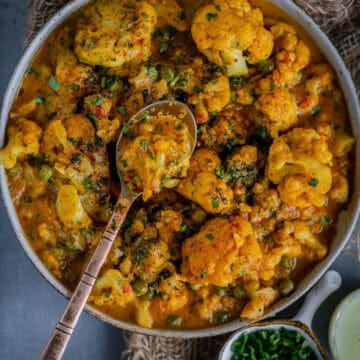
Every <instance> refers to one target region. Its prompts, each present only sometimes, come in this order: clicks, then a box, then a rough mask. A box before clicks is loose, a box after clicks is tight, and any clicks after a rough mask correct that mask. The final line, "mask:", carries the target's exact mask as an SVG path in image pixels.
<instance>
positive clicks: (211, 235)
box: [206, 233, 214, 241]
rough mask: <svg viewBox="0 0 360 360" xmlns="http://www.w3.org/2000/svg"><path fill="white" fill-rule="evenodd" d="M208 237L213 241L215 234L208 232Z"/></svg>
mask: <svg viewBox="0 0 360 360" xmlns="http://www.w3.org/2000/svg"><path fill="white" fill-rule="evenodd" d="M206 237H207V238H208V239H209V240H211V241H212V240H214V235H213V234H212V233H209V234H206Z"/></svg>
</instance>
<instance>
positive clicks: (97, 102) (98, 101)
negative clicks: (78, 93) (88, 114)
mask: <svg viewBox="0 0 360 360" xmlns="http://www.w3.org/2000/svg"><path fill="white" fill-rule="evenodd" d="M90 102H91V104H92V105H102V104H103V103H104V100H103V99H102V98H100V97H98V96H95V97H93V98H92V99H91V100H90Z"/></svg>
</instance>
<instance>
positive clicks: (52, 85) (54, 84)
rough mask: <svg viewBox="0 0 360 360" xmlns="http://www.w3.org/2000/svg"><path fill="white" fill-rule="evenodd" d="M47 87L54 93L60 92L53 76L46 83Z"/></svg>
mask: <svg viewBox="0 0 360 360" xmlns="http://www.w3.org/2000/svg"><path fill="white" fill-rule="evenodd" d="M48 85H49V87H50V88H51V89H52V90H54V91H55V92H58V91H59V90H60V84H59V83H58V81H57V80H56V78H55V76H53V75H51V76H50V79H49V81H48Z"/></svg>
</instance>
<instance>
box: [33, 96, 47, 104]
mask: <svg viewBox="0 0 360 360" xmlns="http://www.w3.org/2000/svg"><path fill="white" fill-rule="evenodd" d="M35 102H36V103H37V104H43V103H44V102H45V96H42V95H39V96H37V97H36V99H35Z"/></svg>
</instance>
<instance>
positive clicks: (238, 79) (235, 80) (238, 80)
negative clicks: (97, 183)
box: [230, 76, 248, 87]
mask: <svg viewBox="0 0 360 360" xmlns="http://www.w3.org/2000/svg"><path fill="white" fill-rule="evenodd" d="M247 82H248V79H247V78H246V77H244V76H233V77H231V78H230V85H231V86H234V87H237V86H242V85H245V84H247Z"/></svg>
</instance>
